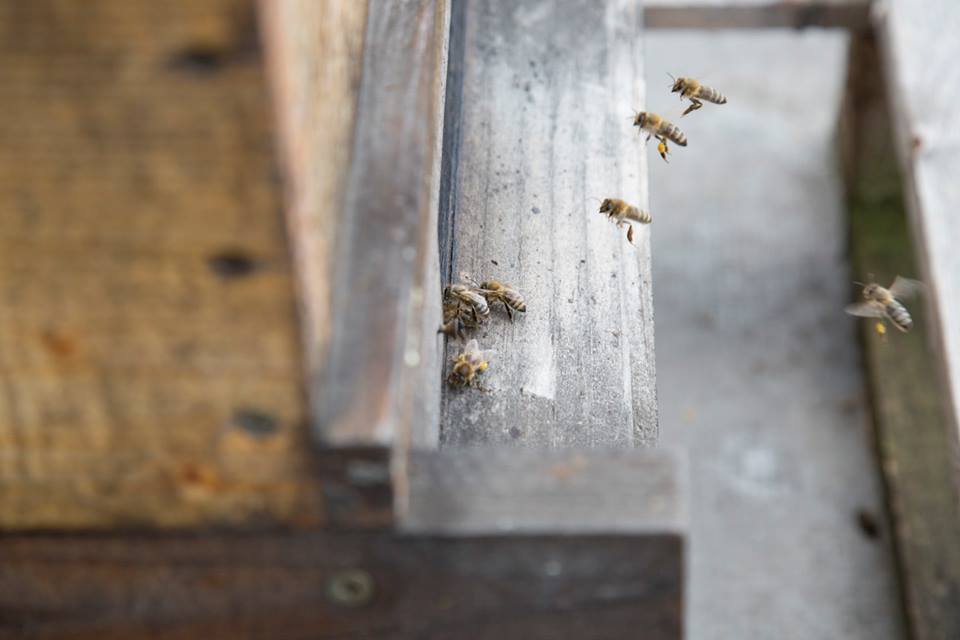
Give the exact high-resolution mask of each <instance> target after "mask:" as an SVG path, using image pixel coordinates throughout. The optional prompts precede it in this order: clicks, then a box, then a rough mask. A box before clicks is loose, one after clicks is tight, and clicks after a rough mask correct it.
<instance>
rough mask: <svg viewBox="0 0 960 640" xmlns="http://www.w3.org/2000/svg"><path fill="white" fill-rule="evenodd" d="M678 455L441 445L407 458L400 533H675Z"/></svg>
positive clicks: (680, 495)
mask: <svg viewBox="0 0 960 640" xmlns="http://www.w3.org/2000/svg"><path fill="white" fill-rule="evenodd" d="M684 477H685V473H684V466H683V464H682V458H680V457H679V456H678V454H677V453H676V452H671V451H664V450H660V449H658V450H648V449H621V450H606V449H601V450H590V451H571V450H568V449H564V450H554V451H537V450H533V449H530V448H524V447H506V446H498V447H466V448H446V449H443V450H441V451H439V452H429V453H426V454H414V455H413V456H412V458H411V463H410V485H411V486H410V489H411V491H410V496H411V502H410V510H409V513H408V515H407V519H408V522H406V523H403V526H404V530H405V531H407V532H411V533H413V532H420V533H424V534H448V533H449V534H457V535H464V534H468V535H482V534H507V533H511V534H531V533H550V534H560V533H563V534H596V533H618V534H634V535H639V534H649V533H675V534H678V535H679V534H682V533H683V532H684V531H685V528H686V514H685V513H684V507H685V505H686V501H685V498H686V493H685V491H684V486H683V479H684Z"/></svg>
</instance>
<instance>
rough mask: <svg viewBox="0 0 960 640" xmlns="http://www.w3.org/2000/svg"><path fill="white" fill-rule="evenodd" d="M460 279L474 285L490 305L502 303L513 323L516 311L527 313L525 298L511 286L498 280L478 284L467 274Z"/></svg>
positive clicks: (461, 275)
mask: <svg viewBox="0 0 960 640" xmlns="http://www.w3.org/2000/svg"><path fill="white" fill-rule="evenodd" d="M460 278H461V279H462V280H465V281H467V282H470V283H472V284H473V286H474V287H476V290H477V291H478V292H479V293H480V295H482V296H483V297H484V298H486V300H487V302H488V303H490V304H492V303H494V302H500V303H501V304H503V308H504V309H506V310H507V316H508V317H509V318H510V321H511V322H513V312H514V311H519V312H520V313H526V312H527V303H526V301H525V300H524V299H523V296H522V295H520V292H519V291H517V290H516V289H514V288H513V287H511V286H510V285H508V284H504V283H502V282H500V281H498V280H484V281H483V282H480V283H477V281H476V280H473V279H471V278H470V277H469V276H467V275H466V274H460Z"/></svg>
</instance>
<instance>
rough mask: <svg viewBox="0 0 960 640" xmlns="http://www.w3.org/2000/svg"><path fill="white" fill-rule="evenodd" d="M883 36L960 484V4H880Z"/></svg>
mask: <svg viewBox="0 0 960 640" xmlns="http://www.w3.org/2000/svg"><path fill="white" fill-rule="evenodd" d="M877 8H878V11H876V12H875V16H876V32H877V34H878V38H879V43H880V46H881V52H882V59H883V63H884V64H883V69H884V72H885V75H886V81H887V87H888V96H889V100H890V105H891V109H892V118H893V127H894V135H895V139H896V141H897V152H898V154H899V157H900V161H901V166H902V168H903V175H904V178H905V186H906V197H907V204H908V211H909V213H910V219H911V223H912V227H913V230H914V238H915V242H916V244H917V248H918V256H919V258H920V267H921V269H922V274H923V280H924V281H925V282H926V283H927V285H928V287H929V296H928V303H929V309H930V312H931V313H930V314H929V316H928V317H929V321H930V322H931V331H932V335H933V336H934V343H935V350H936V353H937V356H938V359H939V361H940V366H941V375H942V376H943V379H944V380H945V383H946V384H945V386H946V394H945V398H946V402H947V405H948V407H947V408H948V414H947V415H948V418H949V420H950V422H951V425H952V429H953V433H954V454H955V458H954V465H955V467H956V469H957V473H956V475H955V479H956V481H957V483H958V486H960V453H958V452H960V323H957V322H956V321H954V320H953V318H954V317H955V315H956V310H957V309H960V254H958V252H957V250H956V238H958V237H960V222H958V221H957V219H956V211H957V208H958V207H960V182H958V181H957V179H956V176H957V175H958V172H960V133H958V132H960V107H958V100H960V70H958V68H957V65H956V60H957V56H958V55H960V43H958V42H957V40H956V38H951V37H949V36H946V35H945V34H950V33H956V30H957V29H958V28H960V6H958V5H957V4H956V3H954V2H950V1H949V0H936V1H933V2H919V1H912V0H895V1H890V2H883V3H881V4H879V5H878V7H877Z"/></svg>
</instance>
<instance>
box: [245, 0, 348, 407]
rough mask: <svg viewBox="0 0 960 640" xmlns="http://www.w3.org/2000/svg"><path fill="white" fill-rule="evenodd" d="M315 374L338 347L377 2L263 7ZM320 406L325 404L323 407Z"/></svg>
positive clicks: (308, 357)
mask: <svg viewBox="0 0 960 640" xmlns="http://www.w3.org/2000/svg"><path fill="white" fill-rule="evenodd" d="M258 8H259V15H260V31H261V34H262V38H263V41H264V57H265V62H266V66H267V70H268V81H269V83H270V89H271V93H272V97H273V101H274V111H275V119H276V122H277V138H278V141H279V143H280V144H279V146H280V150H281V153H280V165H281V167H282V170H283V177H284V183H285V184H284V187H285V199H286V202H285V208H286V221H287V225H288V234H289V237H290V243H291V250H292V254H293V259H294V260H295V261H296V274H297V284H298V286H299V294H300V295H299V303H300V305H299V306H300V312H301V332H302V334H303V335H302V342H301V343H302V346H303V352H304V361H305V364H306V367H307V371H308V372H309V371H317V370H318V369H319V368H320V365H321V363H322V359H323V356H324V354H325V353H326V350H327V348H328V345H329V337H330V333H329V332H330V324H331V317H332V309H331V306H330V302H331V300H330V298H331V291H330V286H331V282H332V281H333V269H334V266H335V265H334V258H335V254H336V246H337V240H338V239H340V233H341V227H340V222H341V220H342V219H343V217H344V216H343V203H344V198H345V193H344V192H345V190H346V182H347V176H348V173H349V169H350V159H351V150H352V145H351V142H352V139H353V131H354V124H355V118H354V114H355V110H356V107H357V94H358V93H359V91H360V78H361V74H362V71H363V43H364V32H365V30H366V19H367V3H366V2H351V1H349V0H330V1H324V2H315V1H313V0H260V2H259V4H258ZM318 401H319V399H318Z"/></svg>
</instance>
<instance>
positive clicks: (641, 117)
mask: <svg viewBox="0 0 960 640" xmlns="http://www.w3.org/2000/svg"><path fill="white" fill-rule="evenodd" d="M646 121H647V112H646V111H638V112H637V115H635V116H634V118H633V126H635V127H642V126H643V123H644V122H646Z"/></svg>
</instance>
